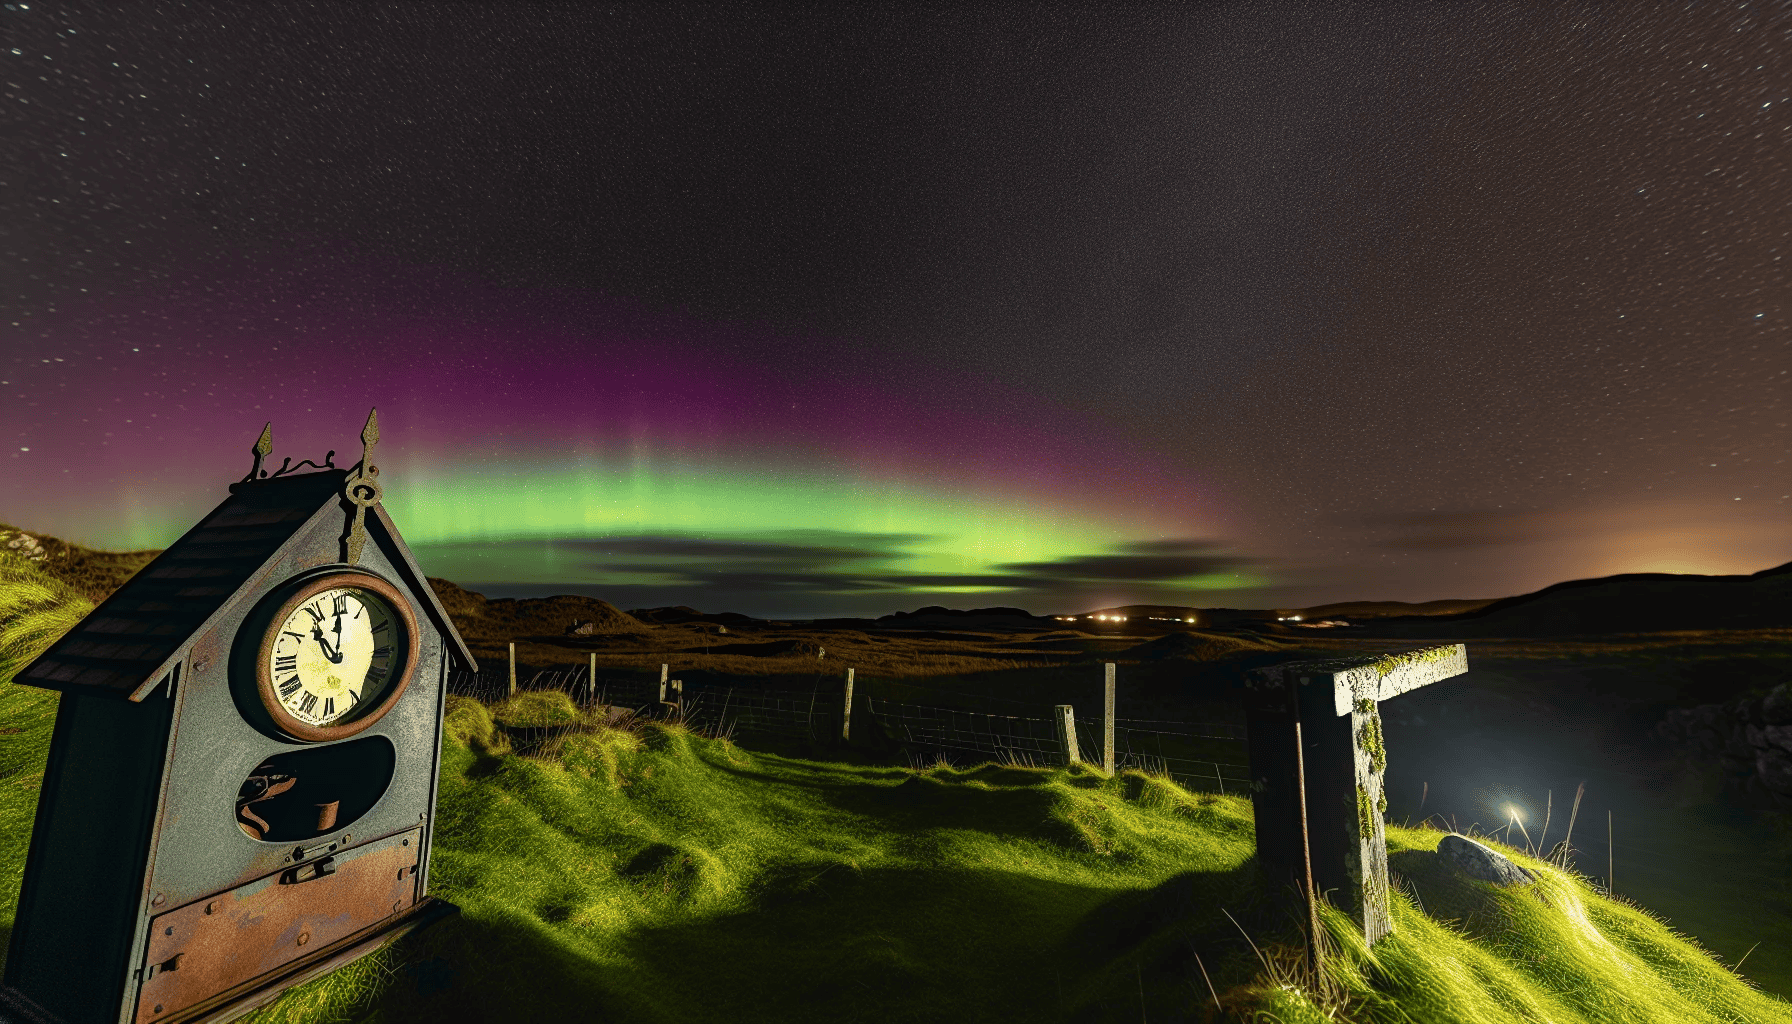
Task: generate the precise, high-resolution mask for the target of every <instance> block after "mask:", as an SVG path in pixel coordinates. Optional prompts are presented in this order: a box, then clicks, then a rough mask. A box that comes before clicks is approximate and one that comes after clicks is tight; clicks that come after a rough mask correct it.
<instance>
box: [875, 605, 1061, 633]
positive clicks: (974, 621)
mask: <svg viewBox="0 0 1792 1024" xmlns="http://www.w3.org/2000/svg"><path fill="white" fill-rule="evenodd" d="M875 621H876V624H877V626H878V628H880V629H969V630H980V629H1046V628H1050V627H1052V626H1053V625H1055V624H1056V621H1055V620H1054V619H1052V618H1050V617H1048V616H1044V615H1034V614H1033V613H1032V612H1029V611H1026V610H1024V609H1021V608H973V609H971V610H970V611H960V610H958V609H957V608H942V607H940V606H938V605H930V606H928V607H926V608H917V609H916V610H914V611H912V612H896V613H895V614H893V615H884V616H880V617H879V618H878V619H876V620H875Z"/></svg>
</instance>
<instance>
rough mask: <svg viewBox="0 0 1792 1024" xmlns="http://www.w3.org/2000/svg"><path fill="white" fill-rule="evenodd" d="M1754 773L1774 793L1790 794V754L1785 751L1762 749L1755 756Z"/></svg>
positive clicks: (1791, 775)
mask: <svg viewBox="0 0 1792 1024" xmlns="http://www.w3.org/2000/svg"><path fill="white" fill-rule="evenodd" d="M1755 774H1756V776H1757V777H1758V778H1760V780H1761V784H1762V785H1763V786H1766V787H1767V788H1768V789H1771V790H1773V791H1774V792H1775V793H1783V794H1792V756H1787V754H1786V752H1785V751H1783V750H1773V749H1768V750H1764V751H1762V752H1761V754H1760V756H1758V757H1756V758H1755Z"/></svg>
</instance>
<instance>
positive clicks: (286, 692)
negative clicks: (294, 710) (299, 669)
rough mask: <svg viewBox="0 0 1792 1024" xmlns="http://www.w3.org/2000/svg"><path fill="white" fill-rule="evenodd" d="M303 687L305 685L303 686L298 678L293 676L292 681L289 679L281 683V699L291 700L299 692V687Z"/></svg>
mask: <svg viewBox="0 0 1792 1024" xmlns="http://www.w3.org/2000/svg"><path fill="white" fill-rule="evenodd" d="M301 685H303V684H301V683H300V682H299V677H298V676H293V677H292V678H291V679H288V680H286V681H285V682H283V683H281V684H280V699H281V700H283V701H286V700H291V699H292V695H293V694H295V693H298V692H299V687H300V686H301Z"/></svg>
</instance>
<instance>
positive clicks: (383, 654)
mask: <svg viewBox="0 0 1792 1024" xmlns="http://www.w3.org/2000/svg"><path fill="white" fill-rule="evenodd" d="M373 656H374V657H376V658H390V657H391V656H392V645H391V644H387V645H386V646H384V647H375V648H374V649H373Z"/></svg>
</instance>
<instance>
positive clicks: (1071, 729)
mask: <svg viewBox="0 0 1792 1024" xmlns="http://www.w3.org/2000/svg"><path fill="white" fill-rule="evenodd" d="M1052 722H1053V723H1055V724H1056V725H1057V727H1058V749H1059V750H1060V751H1062V752H1063V756H1064V766H1065V767H1066V768H1068V767H1070V766H1071V765H1073V764H1075V763H1077V762H1078V761H1080V760H1082V758H1080V757H1078V756H1077V749H1076V708H1075V707H1074V706H1073V705H1070V704H1059V705H1057V706H1056V707H1054V708H1053V709H1052Z"/></svg>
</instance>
